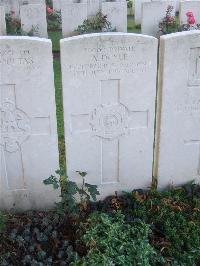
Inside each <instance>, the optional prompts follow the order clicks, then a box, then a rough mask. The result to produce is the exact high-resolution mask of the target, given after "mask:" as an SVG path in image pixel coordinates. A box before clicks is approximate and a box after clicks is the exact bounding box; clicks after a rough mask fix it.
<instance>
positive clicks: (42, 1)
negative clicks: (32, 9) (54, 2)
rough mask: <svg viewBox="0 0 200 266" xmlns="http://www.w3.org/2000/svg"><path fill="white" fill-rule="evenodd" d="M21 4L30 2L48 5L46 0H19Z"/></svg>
mask: <svg viewBox="0 0 200 266" xmlns="http://www.w3.org/2000/svg"><path fill="white" fill-rule="evenodd" d="M18 1H19V4H20V5H28V4H29V5H30V4H43V5H46V1H45V0H18Z"/></svg>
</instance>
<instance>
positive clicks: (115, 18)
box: [102, 2, 127, 32]
mask: <svg viewBox="0 0 200 266" xmlns="http://www.w3.org/2000/svg"><path fill="white" fill-rule="evenodd" d="M102 13H103V14H104V15H107V19H108V21H109V22H111V24H112V27H113V28H116V30H117V31H119V32H127V4H126V2H104V3H102Z"/></svg>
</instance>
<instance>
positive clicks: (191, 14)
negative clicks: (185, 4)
mask: <svg viewBox="0 0 200 266" xmlns="http://www.w3.org/2000/svg"><path fill="white" fill-rule="evenodd" d="M186 16H187V17H194V15H193V12H191V11H188V12H187V13H186Z"/></svg>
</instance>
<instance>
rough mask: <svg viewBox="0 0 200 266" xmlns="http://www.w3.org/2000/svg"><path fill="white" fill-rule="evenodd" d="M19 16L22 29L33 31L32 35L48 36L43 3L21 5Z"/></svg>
mask: <svg viewBox="0 0 200 266" xmlns="http://www.w3.org/2000/svg"><path fill="white" fill-rule="evenodd" d="M20 16H21V25H22V29H23V30H24V31H25V32H30V31H33V35H34V36H38V37H44V38H48V32H47V20H46V6H45V5H42V4H31V5H22V6H20Z"/></svg>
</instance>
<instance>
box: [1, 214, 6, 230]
mask: <svg viewBox="0 0 200 266" xmlns="http://www.w3.org/2000/svg"><path fill="white" fill-rule="evenodd" d="M5 226H6V216H5V215H4V214H3V213H2V212H1V211H0V232H1V231H2V230H3V229H4V228H5Z"/></svg>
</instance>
